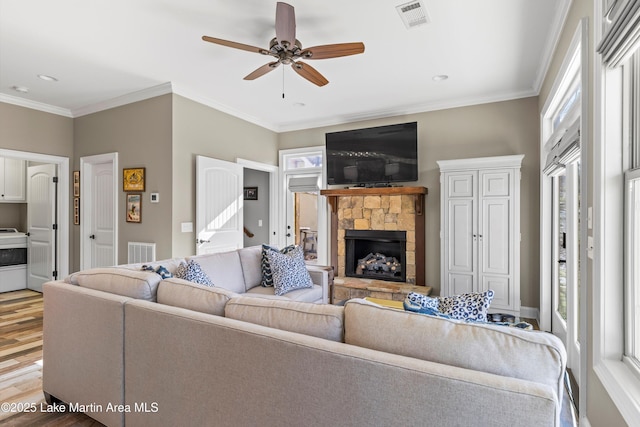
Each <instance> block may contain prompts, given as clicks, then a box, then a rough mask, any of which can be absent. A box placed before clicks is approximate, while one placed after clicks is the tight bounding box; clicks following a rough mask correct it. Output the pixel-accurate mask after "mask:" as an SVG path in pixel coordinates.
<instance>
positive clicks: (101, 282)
mask: <svg viewBox="0 0 640 427" xmlns="http://www.w3.org/2000/svg"><path fill="white" fill-rule="evenodd" d="M257 253H259V249H256V248H247V249H241V250H239V251H234V252H233V253H227V254H215V255H206V256H202V257H201V258H200V263H201V265H202V266H203V270H205V271H207V274H209V273H211V275H212V276H215V277H212V280H213V282H214V283H215V284H216V286H215V287H207V286H203V285H200V284H195V283H191V282H189V281H185V280H182V279H176V278H168V279H162V278H160V279H158V278H156V277H154V276H153V275H156V276H159V275H157V274H156V273H153V272H144V271H140V270H139V269H138V267H139V266H135V265H133V266H132V265H129V266H123V267H114V268H109V269H98V270H88V271H84V272H79V273H76V274H74V275H72V276H71V277H69V278H67V279H66V280H64V281H55V282H48V283H46V284H45V285H44V348H43V353H44V356H43V358H44V365H43V390H44V392H45V396H46V397H47V399H48V401H50V402H51V401H54V400H55V401H58V400H59V401H62V402H65V403H67V404H70V405H71V409H75V410H80V411H82V412H85V413H87V414H88V415H89V416H91V417H93V418H94V419H96V420H97V421H100V422H101V423H103V424H106V425H108V426H122V425H127V426H146V425H153V426H162V425H166V426H175V425H215V426H252V425H261V426H301V425H304V426H327V425H340V426H372V425H375V426H386V425H416V426H424V425H493V426H536V427H538V426H554V425H559V423H560V411H561V405H562V390H563V375H564V371H565V363H566V353H565V351H564V349H563V346H562V343H561V342H560V341H559V340H558V339H557V338H555V337H554V336H553V335H551V334H547V333H544V332H532V331H522V330H517V329H516V328H509V327H505V326H496V325H489V324H470V323H465V322H462V321H456V320H451V319H443V318H437V317H432V316H426V315H421V314H417V313H410V312H405V311H402V310H396V309H392V308H385V307H381V306H377V305H375V304H372V303H369V302H367V301H364V300H351V301H348V302H347V303H346V304H345V306H334V305H328V304H325V303H324V302H326V299H325V298H326V295H327V294H328V293H325V291H324V287H325V285H328V284H329V282H330V280H331V276H330V272H329V271H327V270H326V269H323V268H322V267H316V268H315V273H314V274H315V275H316V277H318V278H320V279H322V280H320V282H321V283H320V284H316V286H318V287H319V288H321V289H323V291H322V292H323V294H322V295H323V296H322V298H315V299H313V301H315V302H318V303H313V302H309V301H296V300H294V299H293V298H291V295H289V298H287V296H286V295H285V296H281V297H276V296H275V295H270V294H269V293H268V291H267V290H265V289H257V290H256V291H253V292H250V291H251V289H253V288H255V287H256V286H259V285H256V286H251V285H252V284H255V283H259V280H260V279H259V276H261V272H259V270H260V265H259V262H258V263H257V264H256V255H257ZM236 258H237V259H239V262H238V263H237V264H236V266H239V267H240V270H236V274H238V275H242V277H243V279H242V280H239V278H238V277H231V276H230V273H229V271H228V267H229V265H230V264H229V260H231V259H236ZM215 259H218V261H220V260H221V259H224V260H225V263H222V264H217V265H218V268H220V267H221V266H224V268H225V269H226V271H225V272H224V273H221V272H218V273H217V274H218V275H217V276H216V272H213V271H212V270H211V268H213V266H214V264H216V263H215V262H214V260H215ZM245 260H247V261H249V262H245ZM178 261H179V260H166V261H162V262H160V263H159V264H162V265H164V266H166V267H167V268H168V269H169V270H171V269H172V268H175V266H176V265H177V262H178ZM222 275H225V277H226V278H227V279H228V280H229V283H233V284H234V285H233V286H234V288H233V289H225V287H226V286H225V285H224V282H223V281H222ZM323 280H324V282H323ZM241 282H242V283H243V286H240V284H241ZM230 287H231V286H230ZM260 287H261V286H260ZM261 288H262V287H261ZM309 289H313V288H309ZM299 291H300V290H299ZM299 291H293V292H299ZM271 292H273V291H272V290H271ZM308 292H312V291H308ZM294 297H295V296H294ZM295 298H303V297H302V296H301V295H300V294H299V295H298V296H297V297H295ZM304 298H309V299H311V297H310V295H307V296H306V297H304Z"/></svg>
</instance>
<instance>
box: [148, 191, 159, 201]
mask: <svg viewBox="0 0 640 427" xmlns="http://www.w3.org/2000/svg"><path fill="white" fill-rule="evenodd" d="M149 201H150V202H151V203H159V202H160V193H151V196H150V197H149Z"/></svg>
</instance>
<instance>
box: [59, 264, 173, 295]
mask: <svg viewBox="0 0 640 427" xmlns="http://www.w3.org/2000/svg"><path fill="white" fill-rule="evenodd" d="M70 280H71V283H73V282H75V283H77V284H78V285H79V286H81V287H83V288H89V289H95V290H98V291H104V292H110V293H112V294H116V295H122V296H125V297H130V298H136V299H143V300H147V301H155V300H156V294H157V291H158V285H159V284H160V281H161V280H162V278H161V277H160V275H159V274H156V273H153V272H149V271H139V270H129V269H126V268H119V267H104V268H93V269H90V270H84V271H80V272H78V273H74V274H73V277H72V279H70Z"/></svg>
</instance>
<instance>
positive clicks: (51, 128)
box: [0, 102, 74, 271]
mask: <svg viewBox="0 0 640 427" xmlns="http://www.w3.org/2000/svg"><path fill="white" fill-rule="evenodd" d="M0 148H4V149H7V150H17V151H26V152H31V153H38V154H47V155H51V156H59V157H67V158H69V159H73V119H71V118H69V117H63V116H59V115H56V114H50V113H45V112H42V111H37V110H32V109H30V108H24V107H19V106H16V105H12V104H5V103H2V102H0ZM70 173H71V172H70ZM71 182H72V179H71V176H69V183H71ZM69 191H71V187H70V188H69ZM69 210H70V211H72V210H71V206H70V207H69ZM26 217H27V205H26V204H24V203H20V204H13V203H11V204H0V227H16V226H17V227H19V228H20V229H23V230H24V229H25V228H26V226H27V221H26ZM68 221H69V226H70V227H71V228H72V227H74V226H73V225H71V224H72V223H73V219H72V218H68ZM70 245H71V248H70V250H71V251H72V253H73V250H74V242H73V241H71V242H70ZM71 264H73V263H72V262H71ZM69 268H71V266H69ZM70 271H72V270H70Z"/></svg>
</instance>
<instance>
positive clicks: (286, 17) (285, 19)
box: [276, 2, 296, 49]
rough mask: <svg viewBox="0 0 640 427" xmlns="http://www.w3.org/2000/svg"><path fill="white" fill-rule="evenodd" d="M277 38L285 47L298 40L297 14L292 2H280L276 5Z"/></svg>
mask: <svg viewBox="0 0 640 427" xmlns="http://www.w3.org/2000/svg"><path fill="white" fill-rule="evenodd" d="M276 38H277V39H278V43H280V45H281V46H282V47H283V48H285V49H287V48H288V47H289V46H291V45H293V44H295V42H296V15H295V11H294V8H293V6H291V5H290V4H287V3H283V2H278V4H277V5H276Z"/></svg>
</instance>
